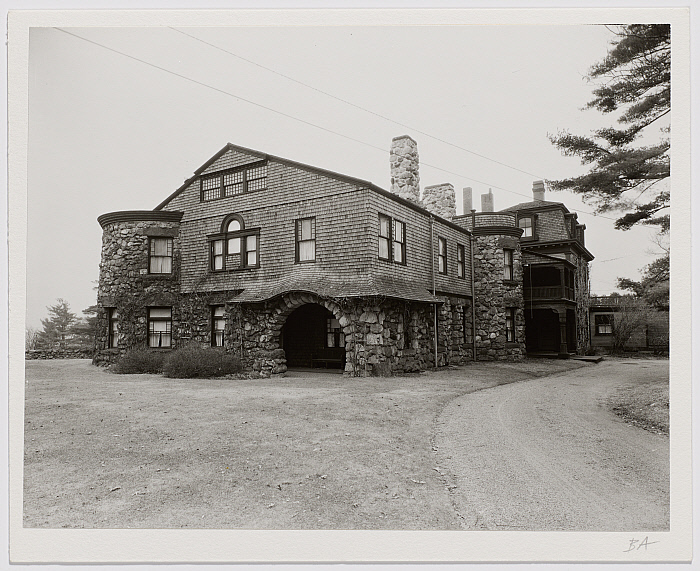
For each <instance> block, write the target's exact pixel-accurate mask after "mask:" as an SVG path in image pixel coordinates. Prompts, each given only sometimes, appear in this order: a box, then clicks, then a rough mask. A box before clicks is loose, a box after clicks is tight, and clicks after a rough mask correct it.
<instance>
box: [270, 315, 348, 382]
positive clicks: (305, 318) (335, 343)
mask: <svg viewBox="0 0 700 571" xmlns="http://www.w3.org/2000/svg"><path fill="white" fill-rule="evenodd" d="M281 342H282V343H281V344H282V348H283V349H284V352H285V355H286V357H287V367H292V368H293V367H314V368H327V369H344V368H345V336H344V335H343V331H342V328H341V327H340V323H338V320H337V319H336V317H335V316H334V315H333V313H331V312H330V311H329V310H328V309H326V308H325V307H323V306H322V305H319V304H317V303H307V304H305V305H302V306H301V307H298V308H297V309H295V310H294V311H293V312H292V313H290V314H289V317H287V320H286V321H285V323H284V326H283V327H282V339H281Z"/></svg>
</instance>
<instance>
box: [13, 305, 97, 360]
mask: <svg viewBox="0 0 700 571" xmlns="http://www.w3.org/2000/svg"><path fill="white" fill-rule="evenodd" d="M46 309H47V310H48V313H49V314H48V317H46V318H45V319H42V320H41V325H42V328H41V329H36V328H33V327H28V328H26V329H25V334H24V345H25V349H26V350H31V349H45V350H58V351H61V350H66V349H92V348H93V347H94V343H95V330H96V324H97V306H96V305H91V306H90V307H88V308H87V309H84V310H83V311H82V313H83V315H82V316H81V317H78V316H77V315H76V314H75V313H73V312H72V311H71V310H70V306H69V305H68V303H67V302H66V301H64V300H63V299H61V298H59V299H57V300H56V303H55V304H54V305H50V306H48V307H47V308H46Z"/></svg>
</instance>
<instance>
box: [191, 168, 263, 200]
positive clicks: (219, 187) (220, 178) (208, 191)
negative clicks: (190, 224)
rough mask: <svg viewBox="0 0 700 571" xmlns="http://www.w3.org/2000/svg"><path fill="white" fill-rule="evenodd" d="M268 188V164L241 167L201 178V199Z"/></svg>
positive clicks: (213, 198)
mask: <svg viewBox="0 0 700 571" xmlns="http://www.w3.org/2000/svg"><path fill="white" fill-rule="evenodd" d="M266 188H267V165H265V164H263V165H258V166H252V167H250V166H248V167H239V168H238V169H236V170H233V171H231V170H229V171H225V172H223V173H216V174H214V175H209V176H205V177H202V178H201V179H200V190H201V201H202V202H207V201H210V200H216V199H218V198H225V197H228V196H235V195H237V194H243V193H245V192H252V191H255V190H264V189H266Z"/></svg>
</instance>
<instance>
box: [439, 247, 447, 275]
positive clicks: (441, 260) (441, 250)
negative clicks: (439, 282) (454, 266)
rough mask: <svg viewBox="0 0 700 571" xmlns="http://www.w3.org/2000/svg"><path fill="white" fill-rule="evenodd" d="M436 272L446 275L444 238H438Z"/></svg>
mask: <svg viewBox="0 0 700 571" xmlns="http://www.w3.org/2000/svg"><path fill="white" fill-rule="evenodd" d="M438 272H439V273H441V274H446V273H447V241H446V240H445V239H444V238H438Z"/></svg>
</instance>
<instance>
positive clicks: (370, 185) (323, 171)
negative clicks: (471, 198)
mask: <svg viewBox="0 0 700 571" xmlns="http://www.w3.org/2000/svg"><path fill="white" fill-rule="evenodd" d="M229 151H237V152H240V153H245V154H248V155H253V156H256V157H258V158H260V160H268V161H269V160H273V161H276V162H278V163H282V164H284V165H288V166H291V167H294V168H298V169H302V170H306V171H311V172H314V173H317V174H320V175H322V176H327V177H330V178H334V179H336V180H342V181H344V182H348V183H350V184H355V185H357V186H358V187H359V188H367V189H369V190H372V191H374V192H377V193H379V194H381V195H382V196H386V197H387V198H390V199H391V200H394V201H396V202H398V203H400V204H403V205H404V206H408V207H409V208H412V209H413V210H415V211H417V212H420V213H422V214H425V215H426V216H433V217H434V218H436V219H438V220H440V222H442V223H443V224H446V225H447V226H450V227H452V228H454V229H456V230H459V231H460V232H462V233H464V234H467V235H471V232H470V231H469V230H467V229H466V228H464V227H462V226H459V225H458V224H455V223H454V222H452V221H451V220H447V219H446V218H443V217H441V216H438V215H437V214H433V213H432V212H430V211H429V210H426V209H425V208H423V207H422V206H419V205H417V204H415V203H413V202H411V201H409V200H406V199H405V198H401V197H400V196H398V195H396V194H394V193H393V192H390V191H388V190H384V189H383V188H380V187H378V186H377V185H375V184H373V183H371V182H369V181H367V180H362V179H360V178H355V177H352V176H348V175H344V174H340V173H337V172H334V171H330V170H326V169H322V168H319V167H315V166H312V165H307V164H304V163H299V162H297V161H292V160H290V159H285V158H283V157H277V156H275V155H269V154H267V153H262V152H260V151H256V150H254V149H248V148H247V147H241V146H239V145H234V144H233V143H227V144H226V146H225V147H224V148H223V149H221V150H220V151H219V152H218V153H216V154H215V155H214V156H213V157H212V158H210V159H209V160H208V161H207V162H205V163H204V164H203V165H202V166H201V167H199V168H198V169H197V170H196V171H195V172H194V175H193V176H191V177H190V178H188V179H187V180H186V181H185V182H184V183H183V184H182V186H180V188H178V189H177V190H176V191H175V192H173V193H172V194H171V195H170V196H168V198H166V199H165V200H164V201H163V202H161V203H160V204H159V205H158V206H156V207H155V208H154V210H162V209H163V208H165V207H166V206H167V205H168V203H169V202H170V201H171V200H173V199H174V198H175V197H176V196H178V195H179V194H180V193H182V192H184V190H185V189H186V188H187V187H188V186H189V185H190V184H192V182H194V181H195V180H196V179H197V177H199V176H200V175H201V174H202V173H203V172H204V171H205V170H206V169H207V168H209V167H210V166H211V165H212V164H213V163H214V162H216V161H217V160H218V159H219V158H221V157H222V156H223V155H224V154H226V153H227V152H229Z"/></svg>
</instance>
